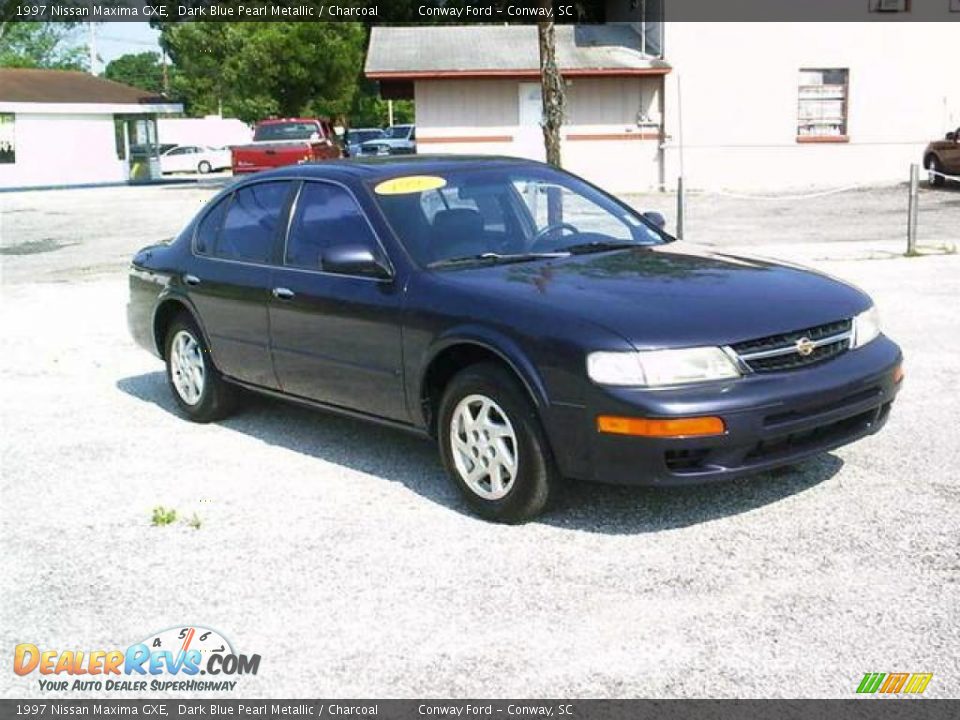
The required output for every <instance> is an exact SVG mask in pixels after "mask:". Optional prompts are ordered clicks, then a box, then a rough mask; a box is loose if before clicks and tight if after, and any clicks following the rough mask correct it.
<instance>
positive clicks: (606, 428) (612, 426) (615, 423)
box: [597, 415, 727, 438]
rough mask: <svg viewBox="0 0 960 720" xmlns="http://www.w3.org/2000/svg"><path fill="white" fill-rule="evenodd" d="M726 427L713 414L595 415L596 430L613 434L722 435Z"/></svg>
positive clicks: (669, 436) (657, 435) (677, 436)
mask: <svg viewBox="0 0 960 720" xmlns="http://www.w3.org/2000/svg"><path fill="white" fill-rule="evenodd" d="M726 429H727V426H726V423H724V422H723V418H718V417H713V416H707V417H689V418H670V419H651V418H630V417H617V416H616V415H600V416H598V417H597V430H598V431H599V432H602V433H610V434H613V435H637V436H640V437H660V438H685V437H702V436H704V435H722V434H723V433H724V432H726Z"/></svg>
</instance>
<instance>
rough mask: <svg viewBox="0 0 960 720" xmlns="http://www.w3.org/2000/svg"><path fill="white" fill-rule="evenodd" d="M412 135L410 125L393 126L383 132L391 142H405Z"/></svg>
mask: <svg viewBox="0 0 960 720" xmlns="http://www.w3.org/2000/svg"><path fill="white" fill-rule="evenodd" d="M409 134H410V126H409V125H392V126H391V127H388V128H387V129H386V130H384V131H383V137H385V138H390V139H391V140H403V139H405V138H406V137H407V136H408V135H409Z"/></svg>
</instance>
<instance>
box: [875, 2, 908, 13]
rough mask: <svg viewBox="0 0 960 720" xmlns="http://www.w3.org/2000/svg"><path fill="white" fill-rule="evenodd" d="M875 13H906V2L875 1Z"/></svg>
mask: <svg viewBox="0 0 960 720" xmlns="http://www.w3.org/2000/svg"><path fill="white" fill-rule="evenodd" d="M876 2H877V5H876V10H877V12H906V11H907V2H908V0H876Z"/></svg>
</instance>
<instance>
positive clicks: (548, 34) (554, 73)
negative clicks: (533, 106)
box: [537, 0, 564, 167]
mask: <svg viewBox="0 0 960 720" xmlns="http://www.w3.org/2000/svg"><path fill="white" fill-rule="evenodd" d="M540 7H541V8H544V9H546V10H550V11H551V12H552V11H553V3H552V2H551V0H540ZM537 35H538V39H539V43H540V94H541V97H542V99H543V123H542V125H543V144H544V147H545V148H546V151H547V162H548V163H550V164H551V165H553V166H555V167H560V126H561V125H563V108H564V96H563V77H562V76H561V75H560V70H559V68H557V42H556V33H555V31H554V24H553V20H549V21H547V22H538V23H537Z"/></svg>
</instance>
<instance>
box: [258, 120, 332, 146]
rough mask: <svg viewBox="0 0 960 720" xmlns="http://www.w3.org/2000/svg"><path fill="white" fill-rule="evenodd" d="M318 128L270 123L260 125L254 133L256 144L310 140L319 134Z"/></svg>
mask: <svg viewBox="0 0 960 720" xmlns="http://www.w3.org/2000/svg"><path fill="white" fill-rule="evenodd" d="M317 132H318V130H317V126H316V125H314V124H313V123H299V122H290V123H270V124H268V125H260V126H258V127H257V129H256V131H254V133H253V139H254V142H257V141H262V140H309V139H310V136H311V135H313V134H314V133H317Z"/></svg>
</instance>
